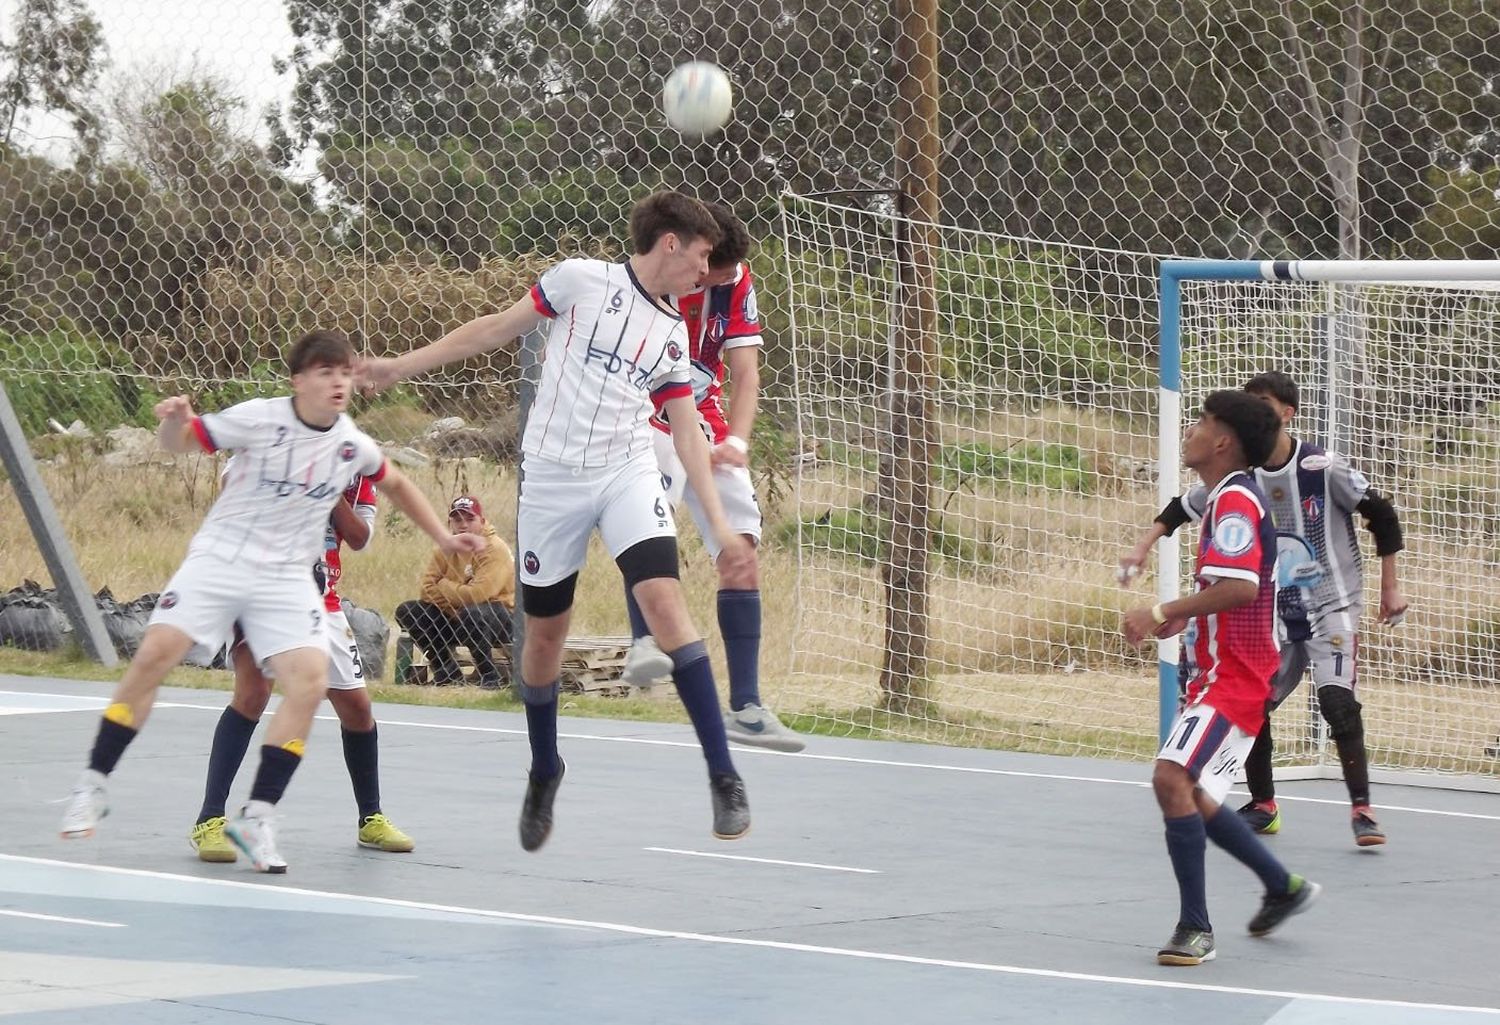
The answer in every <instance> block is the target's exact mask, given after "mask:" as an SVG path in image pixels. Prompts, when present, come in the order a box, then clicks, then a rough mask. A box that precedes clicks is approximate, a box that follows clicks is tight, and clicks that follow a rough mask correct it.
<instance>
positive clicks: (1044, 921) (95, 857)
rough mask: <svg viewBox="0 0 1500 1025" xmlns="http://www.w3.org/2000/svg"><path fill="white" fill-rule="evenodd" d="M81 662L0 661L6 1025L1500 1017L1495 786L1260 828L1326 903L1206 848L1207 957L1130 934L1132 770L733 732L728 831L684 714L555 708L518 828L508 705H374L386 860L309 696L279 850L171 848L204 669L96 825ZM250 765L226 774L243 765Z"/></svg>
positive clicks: (1399, 791)
mask: <svg viewBox="0 0 1500 1025" xmlns="http://www.w3.org/2000/svg"><path fill="white" fill-rule="evenodd" d="M107 693H108V689H107V687H106V686H105V685H103V684H85V683H77V682H71V681H61V680H37V679H22V678H17V677H0V777H3V781H4V787H3V794H4V796H3V798H0V802H3V809H4V818H3V822H4V826H3V830H0V1022H3V1023H4V1025H10V1023H12V1022H14V1023H17V1025H23V1023H24V1025H44V1023H45V1025H52V1023H56V1025H63V1023H67V1025H96V1023H98V1025H103V1023H110V1025H115V1023H135V1022H140V1023H153V1025H186V1023H195V1025H197V1023H213V1025H229V1023H234V1025H255V1023H272V1022H276V1023H282V1022H298V1023H304V1022H316V1023H327V1025H344V1023H348V1025H355V1023H368V1022H371V1021H396V1022H409V1023H413V1025H438V1023H469V1022H516V1023H527V1025H537V1023H558V1025H563V1023H567V1025H575V1023H609V1022H620V1023H647V1022H652V1023H654V1022H706V1021H713V1022H716V1023H726V1025H727V1023H782V1022H809V1023H811V1022H818V1023H826V1022H859V1023H887V1022H889V1023H900V1025H911V1023H913V1022H950V1021H951V1022H1010V1021H1014V1022H1028V1023H1030V1022H1089V1023H1134V1022H1153V1023H1154V1022H1178V1021H1202V1020H1212V1021H1215V1022H1218V1023H1223V1025H1240V1023H1244V1025H1265V1023H1274V1025H1308V1023H1351V1025H1352V1023H1356V1022H1357V1023H1360V1025H1470V1023H1480V1022H1490V1021H1500V973H1497V972H1496V971H1495V966H1494V961H1495V958H1494V955H1495V949H1496V940H1495V935H1496V933H1495V909H1496V907H1497V900H1500V869H1497V862H1496V860H1495V850H1496V846H1497V843H1496V841H1497V837H1500V797H1497V796H1493V795H1478V794H1460V793H1450V792H1443V791H1432V790H1417V789H1403V788H1393V787H1381V788H1379V789H1378V790H1377V805H1378V806H1379V807H1380V810H1381V813H1382V814H1381V822H1382V824H1383V825H1384V826H1386V828H1387V830H1388V832H1389V833H1390V837H1391V842H1390V844H1389V845H1388V846H1387V847H1385V848H1383V849H1375V850H1363V851H1362V850H1358V849H1356V848H1355V847H1354V845H1353V843H1352V840H1351V838H1350V835H1349V829H1348V822H1347V811H1346V809H1345V807H1344V803H1343V800H1342V795H1341V790H1342V788H1341V786H1340V785H1339V784H1336V783H1323V782H1314V783H1295V784H1287V785H1284V786H1283V788H1282V791H1283V795H1282V796H1283V800H1284V802H1285V803H1284V805H1283V807H1284V812H1283V814H1284V817H1285V820H1286V821H1285V826H1284V828H1283V832H1282V834H1281V835H1280V836H1278V837H1275V838H1273V839H1272V840H1271V842H1272V843H1273V844H1274V845H1275V847H1276V850H1277V851H1279V852H1280V853H1281V854H1282V856H1283V857H1284V859H1285V860H1286V861H1287V863H1288V864H1289V866H1290V867H1292V868H1293V870H1295V871H1299V872H1302V873H1304V874H1306V875H1308V876H1309V877H1311V878H1314V879H1316V880H1318V881H1319V882H1321V883H1323V884H1324V885H1325V887H1326V893H1325V895H1324V899H1323V900H1322V901H1321V902H1320V903H1319V905H1317V906H1316V907H1315V908H1314V909H1312V910H1310V911H1309V912H1308V913H1307V914H1306V915H1304V916H1301V917H1298V918H1294V919H1292V920H1291V921H1290V922H1288V923H1287V924H1286V925H1285V926H1284V928H1283V929H1282V931H1280V932H1278V933H1277V934H1275V935H1274V936H1272V937H1269V938H1266V939H1262V940H1256V939H1252V938H1251V937H1249V936H1248V935H1246V933H1245V931H1244V924H1245V923H1246V922H1247V921H1248V920H1249V918H1250V916H1251V914H1252V913H1253V912H1254V910H1255V908H1256V906H1257V904H1258V894H1257V892H1256V889H1257V885H1256V882H1255V880H1254V878H1253V877H1252V876H1251V875H1250V874H1249V873H1248V872H1247V871H1245V870H1244V869H1242V868H1241V867H1240V866H1239V865H1237V864H1235V863H1233V862H1231V861H1229V860H1228V859H1227V858H1226V857H1224V856H1223V855H1221V854H1220V853H1218V852H1217V851H1216V850H1213V849H1210V854H1209V895H1210V908H1211V910H1212V912H1213V914H1214V919H1215V927H1216V934H1217V936H1218V940H1219V958H1218V960H1216V961H1214V962H1211V963H1209V964H1206V965H1203V966H1200V967H1197V968H1164V967H1158V966H1157V965H1156V964H1155V960H1154V953H1155V950H1156V948H1157V947H1158V946H1159V945H1160V944H1161V943H1162V942H1163V941H1164V940H1166V938H1167V936H1168V935H1169V934H1170V932H1171V928H1172V925H1173V922H1174V920H1175V917H1176V895H1175V888H1174V884H1173V881H1172V875H1171V870H1170V867H1169V865H1168V863H1167V859H1166V853H1165V849H1164V845H1163V842H1162V827H1161V821H1160V817H1159V815H1158V813H1157V811H1156V807H1155V804H1154V801H1153V799H1152V796H1151V793H1150V790H1149V789H1148V788H1147V787H1146V786H1145V785H1144V781H1145V780H1146V778H1147V775H1148V771H1149V770H1148V767H1147V766H1145V765H1142V764H1120V763H1112V762H1104V761H1086V760H1080V759H1064V758H1048V757H1041V756H1030V755H1017V754H1008V753H1003V752H993V751H976V750H967V749H949V748H938V747H925V746H916V745H906V744H895V743H881V742H872V741H853V740H836V739H830V738H823V737H813V738H810V739H809V744H808V750H807V752H806V753H804V754H801V755H778V754H769V753H759V752H750V751H737V752H736V757H737V761H738V764H739V768H740V771H741V772H742V774H743V775H744V777H745V780H746V783H747V786H748V789H749V793H750V801H751V807H752V810H753V813H754V826H753V829H752V832H751V834H750V836H749V837H748V838H747V839H745V840H743V841H740V842H738V843H723V842H719V841H715V840H713V839H712V838H711V837H710V834H709V824H710V815H709V800H708V790H707V783H706V777H705V773H704V770H703V763H702V759H701V756H700V755H699V753H698V751H697V748H696V745H695V743H694V741H693V737H692V734H691V731H690V729H689V728H688V727H686V726H669V725H660V724H643V723H626V722H612V721H599V720H584V719H564V720H563V733H564V736H563V753H564V756H565V757H566V758H567V759H568V778H567V781H566V782H565V783H564V785H563V788H562V790H561V792H560V794H559V797H558V803H557V816H558V820H557V828H556V831H555V833H554V835H553V838H552V840H551V841H550V842H549V843H548V845H547V846H546V847H545V848H544V849H543V850H542V851H541V852H539V853H537V854H531V855H528V854H525V853H524V852H522V851H521V849H520V847H519V846H518V844H517V841H516V827H515V822H516V815H517V812H518V810H519V807H520V802H521V796H522V793H523V788H524V775H525V767H526V763H527V748H526V740H525V734H524V724H523V721H522V718H521V717H520V716H519V715H510V714H500V713H488V712H474V711H461V710H452V709H437V708H415V707H407V706H383V707H380V708H378V709H377V713H378V715H379V716H380V720H381V738H382V752H381V753H382V776H383V784H384V797H385V809H386V811H387V812H388V813H389V814H390V815H391V817H392V818H393V819H394V820H395V821H396V822H398V823H399V824H400V825H401V826H402V828H404V829H406V830H407V831H408V832H410V833H411V834H412V835H413V836H414V837H415V839H416V841H417V849H416V851H415V852H414V853H412V854H408V855H391V854H381V853H379V852H374V851H367V850H362V849H360V848H358V847H357V846H356V845H355V843H354V834H355V828H354V827H355V821H354V819H355V813H354V807H353V802H352V798H351V797H350V794H349V787H348V779H347V777H346V775H345V773H344V767H343V764H342V761H341V756H340V752H339V744H338V735H337V726H336V724H334V723H332V722H329V721H326V720H325V721H322V722H320V724H319V728H318V730H317V731H316V732H315V733H314V736H313V738H312V743H311V745H310V748H309V757H308V759H307V763H306V764H305V765H304V766H303V767H302V769H301V770H300V771H299V773H298V775H297V778H296V779H295V780H294V781H293V784H292V788H291V790H290V791H289V793H288V796H287V799H286V801H285V802H283V804H282V806H281V819H280V827H281V829H280V837H281V842H280V846H281V850H282V853H283V854H284V855H285V856H286V858H287V860H288V862H290V869H289V872H288V874H287V875H285V876H279V877H277V876H263V875H257V874H256V873H254V872H253V871H251V870H250V869H249V867H248V866H247V865H246V864H245V863H244V862H243V860H242V861H241V862H240V863H239V864H237V865H222V866H221V865H205V864H202V863H200V862H198V861H197V860H196V858H195V856H194V854H193V852H192V851H191V849H190V848H189V846H188V843H187V839H186V837H187V832H188V829H189V827H190V826H191V825H192V822H193V818H194V815H195V813H196V811H197V808H198V804H199V800H200V797H201V781H202V775H203V770H204V763H205V759H206V756H207V751H208V746H209V741H210V737H211V734H212V730H213V725H214V721H215V717H216V716H217V714H218V713H219V711H220V710H221V709H222V707H223V701H224V700H225V699H226V695H224V694H222V693H219V692H209V691H189V690H169V691H165V692H164V693H163V696H162V701H163V703H162V704H161V705H159V706H158V709H157V711H156V712H155V713H153V716H152V719H151V721H150V723H149V724H148V726H147V728H146V730H145V732H144V733H143V734H142V736H141V738H140V739H139V740H137V742H136V743H135V745H134V746H133V747H132V748H131V750H130V752H129V753H128V754H127V755H126V758H125V760H124V762H123V763H122V764H121V767H120V769H119V771H118V772H116V774H115V776H114V777H113V779H112V782H111V786H110V803H111V814H110V817H109V818H108V819H106V820H105V822H104V824H103V826H102V828H101V830H100V832H99V834H98V835H97V836H96V837H95V838H93V839H92V840H87V841H70V842H64V841H62V840H60V839H58V837H57V835H56V826H57V819H58V817H59V815H60V813H61V803H60V802H61V801H62V799H63V798H64V797H65V796H66V794H67V791H68V788H69V787H70V786H71V784H72V782H73V780H74V778H75V776H76V775H77V772H78V770H79V768H80V767H81V764H82V762H83V760H84V756H85V752H86V749H87V747H88V745H89V743H90V741H91V739H92V736H93V733H94V729H95V725H96V719H97V714H98V711H99V710H100V709H102V708H103V706H104V703H105V701H104V699H105V697H106V695H107ZM250 774H251V767H250V766H249V765H247V768H246V769H245V770H244V771H243V772H242V776H241V779H240V781H239V783H238V784H237V787H236V791H235V793H236V797H242V796H243V794H244V792H245V791H246V790H247V789H248V787H249V782H250Z"/></svg>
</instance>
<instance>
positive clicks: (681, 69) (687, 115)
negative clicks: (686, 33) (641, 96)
mask: <svg viewBox="0 0 1500 1025" xmlns="http://www.w3.org/2000/svg"><path fill="white" fill-rule="evenodd" d="M661 102H662V109H663V110H664V111H665V112H666V115H667V124H669V125H671V126H672V127H673V128H675V129H677V130H678V131H679V132H681V133H682V134H683V135H708V134H709V133H710V132H717V131H718V130H719V129H720V128H723V127H724V122H726V121H728V120H729V108H730V107H731V106H732V105H733V103H734V89H733V87H732V86H730V84H729V76H728V75H726V74H724V72H723V70H722V69H721V68H720V67H719V66H718V65H717V64H710V63H708V62H707V61H693V62H691V63H689V64H679V65H678V66H677V67H675V68H673V69H672V73H671V74H670V75H668V76H667V83H666V87H665V88H664V89H663V90H662V97H661Z"/></svg>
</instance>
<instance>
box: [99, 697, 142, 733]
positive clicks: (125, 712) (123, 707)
mask: <svg viewBox="0 0 1500 1025" xmlns="http://www.w3.org/2000/svg"><path fill="white" fill-rule="evenodd" d="M104 718H106V719H108V720H109V721H110V722H112V723H116V724H117V725H120V726H128V727H131V728H134V727H135V712H133V711H131V709H130V706H129V705H127V704H126V703H125V702H123V701H116V702H115V703H114V704H112V705H110V706H109V707H108V708H106V709H105V710H104Z"/></svg>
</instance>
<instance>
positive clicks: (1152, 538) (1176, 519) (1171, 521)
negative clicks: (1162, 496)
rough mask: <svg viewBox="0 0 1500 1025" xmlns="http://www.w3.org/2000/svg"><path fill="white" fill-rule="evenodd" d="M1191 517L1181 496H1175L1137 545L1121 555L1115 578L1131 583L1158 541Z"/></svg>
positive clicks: (1169, 535)
mask: <svg viewBox="0 0 1500 1025" xmlns="http://www.w3.org/2000/svg"><path fill="white" fill-rule="evenodd" d="M1191 519H1192V517H1191V516H1189V515H1188V511H1187V507H1186V506H1184V505H1183V503H1182V499H1181V498H1174V499H1172V500H1171V501H1170V502H1168V503H1167V504H1166V506H1165V508H1163V509H1162V511H1161V512H1159V513H1157V514H1156V519H1155V520H1153V521H1152V522H1151V526H1149V527H1147V528H1146V530H1145V532H1144V533H1142V534H1141V538H1140V540H1139V541H1137V542H1136V543H1135V547H1134V548H1132V549H1130V550H1129V551H1128V552H1126V553H1125V554H1124V555H1122V556H1120V565H1119V566H1118V567H1117V568H1116V569H1115V579H1116V580H1117V581H1119V582H1120V583H1122V584H1129V583H1130V582H1131V581H1132V580H1134V579H1135V578H1136V577H1138V576H1139V575H1140V573H1141V570H1143V569H1145V567H1146V560H1147V559H1148V558H1150V556H1151V549H1152V547H1153V546H1155V544H1156V542H1158V541H1160V540H1161V539H1162V538H1164V537H1171V536H1172V534H1173V533H1175V532H1176V530H1177V528H1178V527H1180V526H1182V525H1183V524H1184V523H1187V522H1189V521H1190V520H1191Z"/></svg>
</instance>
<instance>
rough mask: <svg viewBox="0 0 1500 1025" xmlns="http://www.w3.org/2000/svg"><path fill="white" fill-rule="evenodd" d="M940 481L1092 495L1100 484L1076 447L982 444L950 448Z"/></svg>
mask: <svg viewBox="0 0 1500 1025" xmlns="http://www.w3.org/2000/svg"><path fill="white" fill-rule="evenodd" d="M938 468H939V479H940V480H941V481H942V482H943V484H944V485H945V486H947V487H957V486H958V485H959V484H961V483H963V482H964V481H965V480H966V479H969V478H976V477H977V478H980V479H982V480H990V481H996V482H999V483H1002V484H1012V485H1019V486H1022V487H1042V488H1046V489H1048V490H1049V491H1066V492H1072V493H1075V494H1089V493H1091V492H1092V491H1093V490H1094V488H1095V486H1096V485H1097V483H1098V482H1097V481H1096V479H1095V475H1094V472H1093V471H1092V470H1091V469H1089V468H1088V467H1086V466H1085V465H1084V460H1083V453H1082V452H1081V451H1080V450H1079V449H1078V447H1077V446H1076V445H1055V444H1042V443H1038V442H1027V443H1025V444H1021V445H1012V446H1011V447H1009V448H1000V449H997V448H992V447H991V446H989V445H985V444H982V443H979V442H975V443H971V444H965V445H949V446H947V447H945V448H944V449H943V450H942V452H941V454H940V455H939V456H938Z"/></svg>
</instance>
